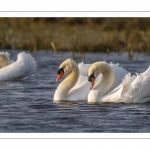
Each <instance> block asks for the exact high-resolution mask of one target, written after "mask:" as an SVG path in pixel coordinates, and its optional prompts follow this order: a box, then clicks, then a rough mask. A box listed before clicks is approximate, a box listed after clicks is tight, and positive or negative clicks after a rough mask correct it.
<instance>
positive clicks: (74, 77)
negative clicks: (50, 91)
mask: <svg viewBox="0 0 150 150" xmlns="http://www.w3.org/2000/svg"><path fill="white" fill-rule="evenodd" d="M78 78H79V69H78V67H77V66H76V67H74V69H73V70H72V71H71V72H70V73H69V74H68V76H67V77H66V78H65V79H64V80H63V81H62V82H61V83H60V84H59V86H58V87H57V90H56V92H55V95H54V100H56V101H57V100H67V95H68V92H69V91H70V90H71V89H72V88H73V87H74V86H75V84H76V83H77V81H78ZM56 95H57V96H56Z"/></svg>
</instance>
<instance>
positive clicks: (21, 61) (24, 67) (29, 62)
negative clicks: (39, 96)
mask: <svg viewBox="0 0 150 150" xmlns="http://www.w3.org/2000/svg"><path fill="white" fill-rule="evenodd" d="M8 56H9V55H8ZM10 62H11V64H10V65H8V66H6V67H4V68H1V69H0V81H5V80H13V79H20V78H24V77H27V76H30V75H32V74H33V73H35V71H36V67H37V66H36V62H35V60H34V58H33V57H32V56H31V55H30V54H26V53H25V52H21V53H19V54H18V55H17V60H16V61H15V62H13V61H11V60H10Z"/></svg>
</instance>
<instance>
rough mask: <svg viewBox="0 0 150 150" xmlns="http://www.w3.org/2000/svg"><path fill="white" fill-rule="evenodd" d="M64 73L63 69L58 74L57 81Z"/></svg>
mask: <svg viewBox="0 0 150 150" xmlns="http://www.w3.org/2000/svg"><path fill="white" fill-rule="evenodd" d="M63 75H64V73H63V72H62V71H60V74H58V76H57V78H56V81H59V80H60V79H61V77H62V76H63Z"/></svg>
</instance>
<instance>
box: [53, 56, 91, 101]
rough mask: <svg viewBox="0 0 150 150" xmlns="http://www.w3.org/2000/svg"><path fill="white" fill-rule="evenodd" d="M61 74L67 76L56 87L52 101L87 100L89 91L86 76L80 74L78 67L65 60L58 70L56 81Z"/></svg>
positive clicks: (72, 62) (69, 60) (71, 61)
mask: <svg viewBox="0 0 150 150" xmlns="http://www.w3.org/2000/svg"><path fill="white" fill-rule="evenodd" d="M63 74H68V76H67V77H66V78H65V79H64V80H63V81H62V82H61V83H60V84H59V85H58V87H57V89H56V91H55V93H54V98H53V100H54V101H60V100H70V101H78V100H87V96H88V93H89V91H90V89H89V87H88V86H87V85H88V81H87V76H85V75H82V74H80V72H79V68H78V65H77V64H76V63H75V62H74V61H73V60H71V59H67V60H65V61H64V62H62V64H61V65H60V66H59V68H58V77H57V78H56V81H58V80H59V79H60V78H61V77H62V76H63ZM75 85H76V86H75Z"/></svg>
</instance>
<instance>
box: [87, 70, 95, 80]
mask: <svg viewBox="0 0 150 150" xmlns="http://www.w3.org/2000/svg"><path fill="white" fill-rule="evenodd" d="M92 78H95V77H94V72H93V73H92V74H91V75H90V76H88V81H92Z"/></svg>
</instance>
